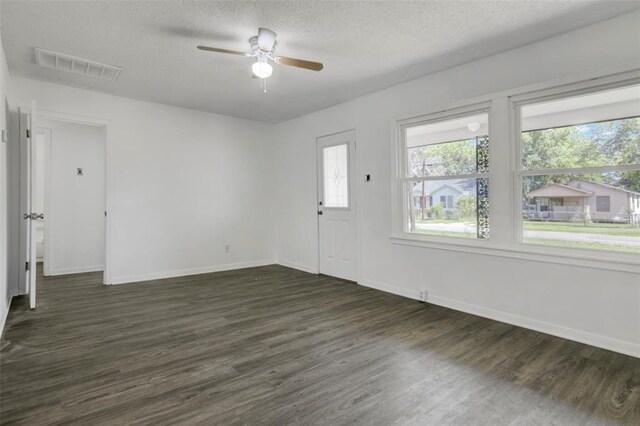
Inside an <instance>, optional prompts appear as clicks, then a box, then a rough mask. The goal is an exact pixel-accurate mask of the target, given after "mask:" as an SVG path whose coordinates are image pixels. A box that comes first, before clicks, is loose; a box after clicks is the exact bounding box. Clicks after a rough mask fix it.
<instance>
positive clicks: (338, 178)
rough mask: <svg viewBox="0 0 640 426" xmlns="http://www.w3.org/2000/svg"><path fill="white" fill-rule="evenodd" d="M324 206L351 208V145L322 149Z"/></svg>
mask: <svg viewBox="0 0 640 426" xmlns="http://www.w3.org/2000/svg"><path fill="white" fill-rule="evenodd" d="M322 165H323V172H324V182H323V190H324V207H325V208H349V167H348V165H349V146H348V145H347V144H343V145H336V146H329V147H326V148H323V149H322Z"/></svg>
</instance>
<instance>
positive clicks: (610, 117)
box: [522, 86, 640, 170]
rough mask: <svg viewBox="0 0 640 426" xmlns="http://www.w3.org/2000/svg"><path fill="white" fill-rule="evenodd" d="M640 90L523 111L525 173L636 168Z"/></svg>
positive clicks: (639, 150)
mask: <svg viewBox="0 0 640 426" xmlns="http://www.w3.org/2000/svg"><path fill="white" fill-rule="evenodd" d="M639 117H640V86H633V87H626V88H623V89H616V90H610V91H606V92H600V93H596V94H589V95H583V96H576V97H571V98H564V99H561V100H555V101H552V102H545V103H540V104H534V105H528V106H524V107H523V108H522V130H523V133H522V160H523V161H522V166H523V169H525V170H538V169H550V168H575V167H600V166H614V165H629V164H640V118H639Z"/></svg>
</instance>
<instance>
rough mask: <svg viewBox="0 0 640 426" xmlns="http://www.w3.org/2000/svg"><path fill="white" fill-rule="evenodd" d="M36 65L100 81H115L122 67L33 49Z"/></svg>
mask: <svg viewBox="0 0 640 426" xmlns="http://www.w3.org/2000/svg"><path fill="white" fill-rule="evenodd" d="M35 50H36V63H37V64H38V66H40V67H43V68H51V69H54V70H60V71H66V72H70V73H73V74H80V75H88V76H90V77H95V78H100V79H102V80H109V81H116V80H117V79H118V77H119V76H120V73H121V72H122V70H123V68H122V67H116V66H114V65H107V64H101V63H99V62H93V61H89V60H87V59H82V58H78V57H76V56H70V55H65V54H63V53H58V52H52V51H50V50H44V49H40V48H37V47H36V48H35Z"/></svg>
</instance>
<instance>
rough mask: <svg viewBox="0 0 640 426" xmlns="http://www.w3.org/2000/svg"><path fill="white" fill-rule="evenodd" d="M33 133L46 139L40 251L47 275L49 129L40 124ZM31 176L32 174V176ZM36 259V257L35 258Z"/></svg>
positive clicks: (49, 177)
mask: <svg viewBox="0 0 640 426" xmlns="http://www.w3.org/2000/svg"><path fill="white" fill-rule="evenodd" d="M33 131H34V134H35V135H36V137H37V136H38V134H40V133H43V134H46V135H47V136H46V137H47V139H46V141H45V146H44V155H45V158H44V162H45V164H44V175H43V177H44V179H45V181H44V205H43V210H42V213H44V220H45V221H46V222H45V225H44V244H43V251H42V263H43V274H44V275H45V276H47V275H49V232H50V229H51V227H50V226H47V224H49V223H51V218H50V216H49V211H50V210H51V209H50V197H51V192H50V191H51V174H52V173H51V170H52V167H51V165H52V163H51V129H49V128H47V127H42V126H38V127H36V128H35V129H33ZM32 178H33V176H32ZM36 261H37V259H36Z"/></svg>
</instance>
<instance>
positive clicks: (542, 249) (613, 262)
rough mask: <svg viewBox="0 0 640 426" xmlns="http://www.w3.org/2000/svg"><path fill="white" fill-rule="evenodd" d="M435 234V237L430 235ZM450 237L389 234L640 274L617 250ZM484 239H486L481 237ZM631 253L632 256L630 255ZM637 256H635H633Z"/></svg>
mask: <svg viewBox="0 0 640 426" xmlns="http://www.w3.org/2000/svg"><path fill="white" fill-rule="evenodd" d="M434 237H435V236H434ZM450 239H456V240H459V242H458V241H456V242H452V241H442V240H435V238H429V239H428V240H427V239H419V238H416V237H415V236H414V235H405V236H401V237H396V236H394V237H391V242H392V243H394V244H400V245H406V246H414V247H424V248H433V249H439V250H450V251H459V252H464V253H473V254H479V255H483V256H500V257H508V258H512V259H521V260H530V261H537V262H546V263H556V264H561V265H573V266H580V267H583V268H594V269H605V270H611V271H622V272H632V273H636V274H640V263H638V262H637V261H634V260H630V261H627V260H625V259H621V258H619V255H620V254H628V253H617V252H603V251H602V250H587V249H585V250H582V251H589V252H591V251H593V253H584V254H576V253H575V251H576V250H578V249H571V253H569V252H564V251H560V250H553V249H554V248H556V247H553V246H539V245H534V244H521V245H520V246H518V247H517V248H503V247H501V246H500V247H499V246H496V245H495V244H486V245H479V244H472V242H474V241H475V240H472V239H469V240H468V241H467V240H466V239H464V238H456V237H451V238H450ZM482 241H485V242H488V241H489V240H482ZM582 251H579V252H578V253H581V252H582ZM603 253H604V254H607V253H610V254H613V255H614V257H610V258H606V257H603ZM631 256H635V255H633V254H632V255H631ZM635 257H637V256H635Z"/></svg>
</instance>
